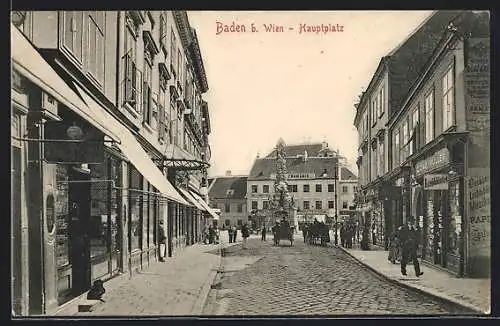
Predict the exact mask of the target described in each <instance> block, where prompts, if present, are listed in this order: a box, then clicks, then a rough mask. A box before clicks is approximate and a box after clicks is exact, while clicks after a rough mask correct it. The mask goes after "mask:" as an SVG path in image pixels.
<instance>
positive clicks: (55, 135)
mask: <svg viewBox="0 0 500 326" xmlns="http://www.w3.org/2000/svg"><path fill="white" fill-rule="evenodd" d="M44 138H45V143H44V158H45V160H46V161H47V162H49V163H67V164H70V163H71V164H84V163H87V164H90V163H102V162H104V134H103V133H102V132H100V131H99V130H97V129H95V128H94V127H92V126H90V125H86V124H84V123H76V122H73V123H71V124H70V123H68V122H66V121H47V122H46V123H45V133H44Z"/></svg>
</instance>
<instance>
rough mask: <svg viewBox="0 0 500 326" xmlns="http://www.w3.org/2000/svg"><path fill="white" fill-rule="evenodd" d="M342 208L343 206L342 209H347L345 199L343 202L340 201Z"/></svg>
mask: <svg viewBox="0 0 500 326" xmlns="http://www.w3.org/2000/svg"><path fill="white" fill-rule="evenodd" d="M342 208H343V209H347V202H346V201H343V202H342Z"/></svg>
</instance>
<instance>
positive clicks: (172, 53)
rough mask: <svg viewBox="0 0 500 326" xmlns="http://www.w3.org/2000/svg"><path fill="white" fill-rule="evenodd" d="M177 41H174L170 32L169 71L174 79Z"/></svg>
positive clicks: (172, 32)
mask: <svg viewBox="0 0 500 326" xmlns="http://www.w3.org/2000/svg"><path fill="white" fill-rule="evenodd" d="M176 42H177V41H176V40H175V34H174V30H173V29H172V30H170V69H171V70H172V73H173V74H174V77H176V76H177V55H176V52H177V51H176V50H177V43H176Z"/></svg>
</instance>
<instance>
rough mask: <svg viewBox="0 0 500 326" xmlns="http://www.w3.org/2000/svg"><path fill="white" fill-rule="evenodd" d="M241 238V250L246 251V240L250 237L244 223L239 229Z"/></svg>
mask: <svg viewBox="0 0 500 326" xmlns="http://www.w3.org/2000/svg"><path fill="white" fill-rule="evenodd" d="M241 236H242V237H243V249H247V238H248V237H249V236H250V232H249V230H248V225H247V224H246V223H245V224H243V226H242V227H241Z"/></svg>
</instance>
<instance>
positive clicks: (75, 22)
mask: <svg viewBox="0 0 500 326" xmlns="http://www.w3.org/2000/svg"><path fill="white" fill-rule="evenodd" d="M83 14H84V12H83V11H63V28H64V33H63V45H64V48H65V49H67V50H69V51H70V52H71V54H72V55H73V56H74V58H76V59H77V60H78V62H80V63H81V62H82V58H83Z"/></svg>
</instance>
